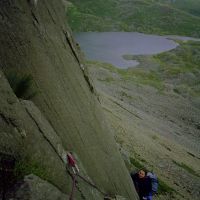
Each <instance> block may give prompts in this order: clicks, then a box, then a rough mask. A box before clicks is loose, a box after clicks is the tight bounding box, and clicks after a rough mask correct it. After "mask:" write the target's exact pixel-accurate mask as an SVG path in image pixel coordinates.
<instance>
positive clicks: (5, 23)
mask: <svg viewBox="0 0 200 200" xmlns="http://www.w3.org/2000/svg"><path fill="white" fill-rule="evenodd" d="M0 13H1V18H0V26H1V30H0V42H1V44H2V45H1V47H0V65H1V67H2V68H3V69H4V70H5V71H7V72H8V71H9V70H13V71H15V73H20V74H28V75H32V77H33V80H34V86H35V88H36V89H37V91H38V95H37V96H36V97H35V98H34V102H35V104H36V105H37V107H38V108H39V109H40V110H41V111H42V112H43V114H44V115H45V117H46V118H47V119H48V121H49V122H50V124H51V126H52V127H53V129H54V130H55V131H56V133H57V134H58V135H59V136H60V138H61V140H62V143H63V146H64V148H65V149H67V150H72V151H74V152H76V154H77V155H78V157H79V158H80V159H81V161H82V163H83V165H84V167H85V169H86V171H87V173H88V175H89V177H90V178H91V179H92V180H93V182H94V183H95V184H96V185H97V186H98V187H100V188H102V189H104V190H105V192H106V193H111V194H120V195H122V196H125V197H127V198H128V199H136V194H135V192H134V189H133V185H132V182H131V179H130V177H129V174H128V171H127V170H126V168H125V165H124V163H123V161H122V159H121V157H120V155H119V153H118V150H117V147H116V145H115V142H114V139H113V137H112V136H111V134H110V131H109V130H108V129H107V126H106V122H105V119H104V116H103V115H102V111H101V108H100V105H99V103H98V101H97V100H96V98H95V97H94V95H93V94H92V93H91V91H90V88H89V86H88V83H87V82H86V80H85V79H84V75H83V72H82V70H81V61H80V60H79V57H78V53H77V51H76V50H75V46H76V45H75V44H73V43H72V39H70V38H71V37H70V32H69V30H68V28H67V27H66V24H65V23H66V22H65V20H66V19H65V15H64V9H63V6H62V4H61V1H59V0H48V1H47V0H43V1H40V0H39V1H37V4H32V3H30V1H24V0H19V1H11V0H9V1H4V0H1V1H0Z"/></svg>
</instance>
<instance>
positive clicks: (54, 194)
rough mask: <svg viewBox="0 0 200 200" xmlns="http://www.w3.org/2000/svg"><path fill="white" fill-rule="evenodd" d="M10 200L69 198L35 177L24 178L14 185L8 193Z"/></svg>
mask: <svg viewBox="0 0 200 200" xmlns="http://www.w3.org/2000/svg"><path fill="white" fill-rule="evenodd" d="M9 198H10V199H12V200H15V199H20V200H27V199H30V200H43V199H48V200H66V199H69V197H68V196H67V195H66V194H63V193H61V192H60V191H59V190H58V189H57V188H56V187H55V186H53V185H51V184H50V183H48V182H47V181H44V180H42V179H41V178H39V177H37V176H35V175H32V174H31V175H28V176H25V178H24V180H23V181H21V182H20V183H17V184H16V185H15V188H14V190H13V191H12V192H10V197H9Z"/></svg>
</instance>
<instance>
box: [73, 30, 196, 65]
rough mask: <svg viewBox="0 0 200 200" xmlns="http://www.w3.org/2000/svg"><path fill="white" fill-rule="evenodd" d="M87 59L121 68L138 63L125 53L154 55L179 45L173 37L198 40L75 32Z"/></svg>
mask: <svg viewBox="0 0 200 200" xmlns="http://www.w3.org/2000/svg"><path fill="white" fill-rule="evenodd" d="M74 37H75V40H76V42H77V43H78V44H79V45H80V47H81V49H82V51H83V52H84V54H85V56H86V59H87V60H92V61H100V62H105V63H110V64H112V65H114V66H116V67H119V68H128V67H134V66H137V65H138V62H137V61H136V60H125V59H124V58H123V57H122V56H123V55H152V54H158V53H161V52H165V51H169V50H171V49H174V48H176V47H177V46H178V44H177V43H176V42H175V41H174V40H173V39H179V40H189V39H191V40H196V39H193V38H188V37H179V36H157V35H148V34H143V33H137V32H81V33H74Z"/></svg>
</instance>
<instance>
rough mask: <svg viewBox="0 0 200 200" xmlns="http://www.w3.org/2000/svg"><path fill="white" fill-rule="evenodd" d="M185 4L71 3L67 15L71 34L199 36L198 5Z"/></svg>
mask: <svg viewBox="0 0 200 200" xmlns="http://www.w3.org/2000/svg"><path fill="white" fill-rule="evenodd" d="M185 1H186V3H185V4H184V3H180V2H179V1H177V2H175V3H168V2H165V1H148V0H124V1H120V0H109V1H105V0H101V1H91V0H86V1H84V2H83V1H80V0H71V2H72V4H71V6H69V8H68V12H67V16H68V21H69V23H70V26H71V27H72V29H73V30H74V31H138V32H145V33H156V34H176V35H187V36H193V37H200V17H199V16H198V6H200V4H198V2H196V3H194V1H191V4H190V3H189V1H187V0H185ZM189 5H190V6H189ZM195 15H196V16H195Z"/></svg>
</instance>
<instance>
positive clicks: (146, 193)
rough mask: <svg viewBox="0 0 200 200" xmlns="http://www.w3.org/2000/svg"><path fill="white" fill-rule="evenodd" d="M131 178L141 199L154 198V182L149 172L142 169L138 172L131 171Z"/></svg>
mask: <svg viewBox="0 0 200 200" xmlns="http://www.w3.org/2000/svg"><path fill="white" fill-rule="evenodd" d="M131 178H132V180H133V183H134V185H135V189H136V191H137V193H138V195H139V197H140V200H152V196H153V194H152V183H151V178H150V177H149V176H147V172H146V171H145V170H143V169H141V170H139V171H138V172H137V173H131Z"/></svg>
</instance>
